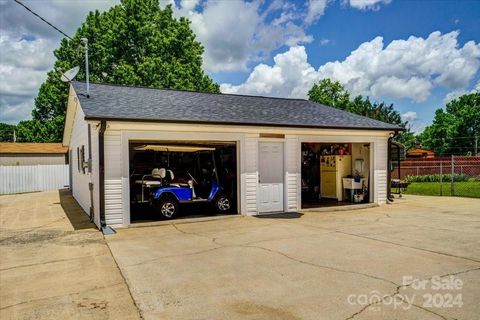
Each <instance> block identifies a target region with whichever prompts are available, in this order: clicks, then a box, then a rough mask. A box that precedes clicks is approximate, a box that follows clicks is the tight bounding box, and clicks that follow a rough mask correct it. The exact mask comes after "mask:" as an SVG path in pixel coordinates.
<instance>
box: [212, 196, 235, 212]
mask: <svg viewBox="0 0 480 320" xmlns="http://www.w3.org/2000/svg"><path fill="white" fill-rule="evenodd" d="M231 208H232V201H231V200H230V198H228V197H227V196H226V195H224V194H220V195H218V196H217V197H216V198H215V210H216V211H217V213H226V212H228V211H230V209H231Z"/></svg>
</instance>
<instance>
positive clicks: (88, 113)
mask: <svg viewBox="0 0 480 320" xmlns="http://www.w3.org/2000/svg"><path fill="white" fill-rule="evenodd" d="M72 85H73V87H74V89H75V92H76V93H77V95H78V98H79V99H80V104H81V106H82V109H83V111H84V113H85V119H106V120H134V121H165V122H184V123H212V124H215V123H221V124H233V125H235V124H238V125H240V124H241V125H260V126H262V125H265V126H280V127H284V126H289V127H309V128H352V129H376V130H400V129H401V128H399V127H398V126H395V125H391V124H388V123H384V122H381V121H377V120H373V119H370V118H367V117H362V116H359V115H356V114H353V113H349V112H345V111H342V110H339V109H335V108H332V107H328V106H325V105H322V104H319V103H315V102H311V101H308V100H304V99H284V98H271V97H259V96H244V95H235V94H212V93H200V92H191V91H180V90H170V89H153V88H144V87H132V86H123V85H109V84H96V83H90V97H89V98H87V96H86V84H85V83H84V82H78V81H73V82H72Z"/></svg>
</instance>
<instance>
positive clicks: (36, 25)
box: [0, 0, 119, 123]
mask: <svg viewBox="0 0 480 320" xmlns="http://www.w3.org/2000/svg"><path fill="white" fill-rule="evenodd" d="M116 3H119V1H118V0H117V1H108V0H103V1H100V0H95V1H64V0H53V1H49V2H48V4H46V3H45V2H44V1H27V2H25V4H26V5H27V6H28V7H30V8H31V9H32V10H34V11H35V12H37V13H38V14H40V15H41V16H42V17H44V18H45V19H46V20H48V21H51V22H52V23H54V24H55V25H56V26H57V27H59V28H60V29H61V30H63V31H64V32H65V33H67V34H68V35H70V36H72V35H73V34H74V33H75V31H76V29H77V28H78V27H79V26H80V24H81V23H82V22H83V21H84V20H85V17H86V15H87V14H88V12H89V11H91V10H94V9H99V10H100V11H102V10H105V9H107V8H109V7H110V6H112V5H114V4H116ZM0 29H1V34H0V122H8V123H16V122H18V121H20V120H24V119H27V118H30V113H31V110H32V108H33V98H34V96H35V95H36V94H37V92H38V88H39V87H40V84H41V83H42V82H43V81H44V80H45V79H46V77H47V71H48V70H49V69H51V68H52V66H53V63H54V61H55V57H54V55H53V50H55V49H56V48H57V47H58V46H59V41H60V39H61V38H63V36H62V35H61V34H60V33H58V31H56V30H54V29H53V28H52V27H50V26H48V25H47V24H46V23H44V22H43V21H41V20H40V19H39V18H37V17H35V16H33V15H32V14H31V13H30V12H28V11H27V10H26V9H25V8H23V7H22V6H20V5H18V4H17V3H15V2H14V1H0Z"/></svg>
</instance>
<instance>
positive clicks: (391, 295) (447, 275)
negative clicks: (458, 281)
mask: <svg viewBox="0 0 480 320" xmlns="http://www.w3.org/2000/svg"><path fill="white" fill-rule="evenodd" d="M476 270H480V267H477V268H473V269H467V270H462V271H458V272H451V273H447V274H443V275H441V276H440V278H445V277H450V276H455V275H459V274H464V273H468V272H471V271H476ZM432 278H433V276H432V277H430V278H426V279H423V280H420V281H424V280H428V281H431V280H432ZM414 283H415V281H412V282H411V283H408V284H405V285H399V286H397V288H395V291H394V292H393V293H392V294H390V295H386V296H383V297H382V299H380V300H378V301H374V302H371V303H369V304H367V305H365V306H364V307H363V308H362V309H360V310H359V311H357V312H355V313H354V314H352V315H351V316H349V317H348V318H346V319H345V320H351V319H354V318H355V317H356V316H358V315H359V314H361V313H362V312H364V311H365V310H367V309H368V308H369V307H371V306H373V305H376V304H379V303H381V302H383V301H385V299H387V298H392V297H395V296H396V295H398V294H399V293H400V290H401V289H407V288H408V287H410V286H411V285H412V284H414ZM412 305H413V306H415V307H417V308H420V309H422V310H425V311H427V312H430V313H432V314H434V315H436V316H438V317H440V318H442V319H445V320H447V319H448V318H446V317H445V316H443V315H441V314H439V313H437V312H435V311H433V310H430V309H427V308H425V307H423V306H419V305H416V304H412Z"/></svg>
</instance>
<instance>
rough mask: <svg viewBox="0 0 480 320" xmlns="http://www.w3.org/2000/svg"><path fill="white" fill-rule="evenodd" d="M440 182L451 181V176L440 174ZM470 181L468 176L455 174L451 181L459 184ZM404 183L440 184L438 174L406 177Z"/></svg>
mask: <svg viewBox="0 0 480 320" xmlns="http://www.w3.org/2000/svg"><path fill="white" fill-rule="evenodd" d="M441 176H442V181H443V182H448V181H451V178H452V175H451V174H442V175H441ZM469 179H470V177H469V176H467V175H466V174H458V173H455V174H454V175H453V181H455V182H460V181H468V180H469ZM405 181H406V182H409V183H412V182H440V174H426V175H422V176H406V177H405Z"/></svg>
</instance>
